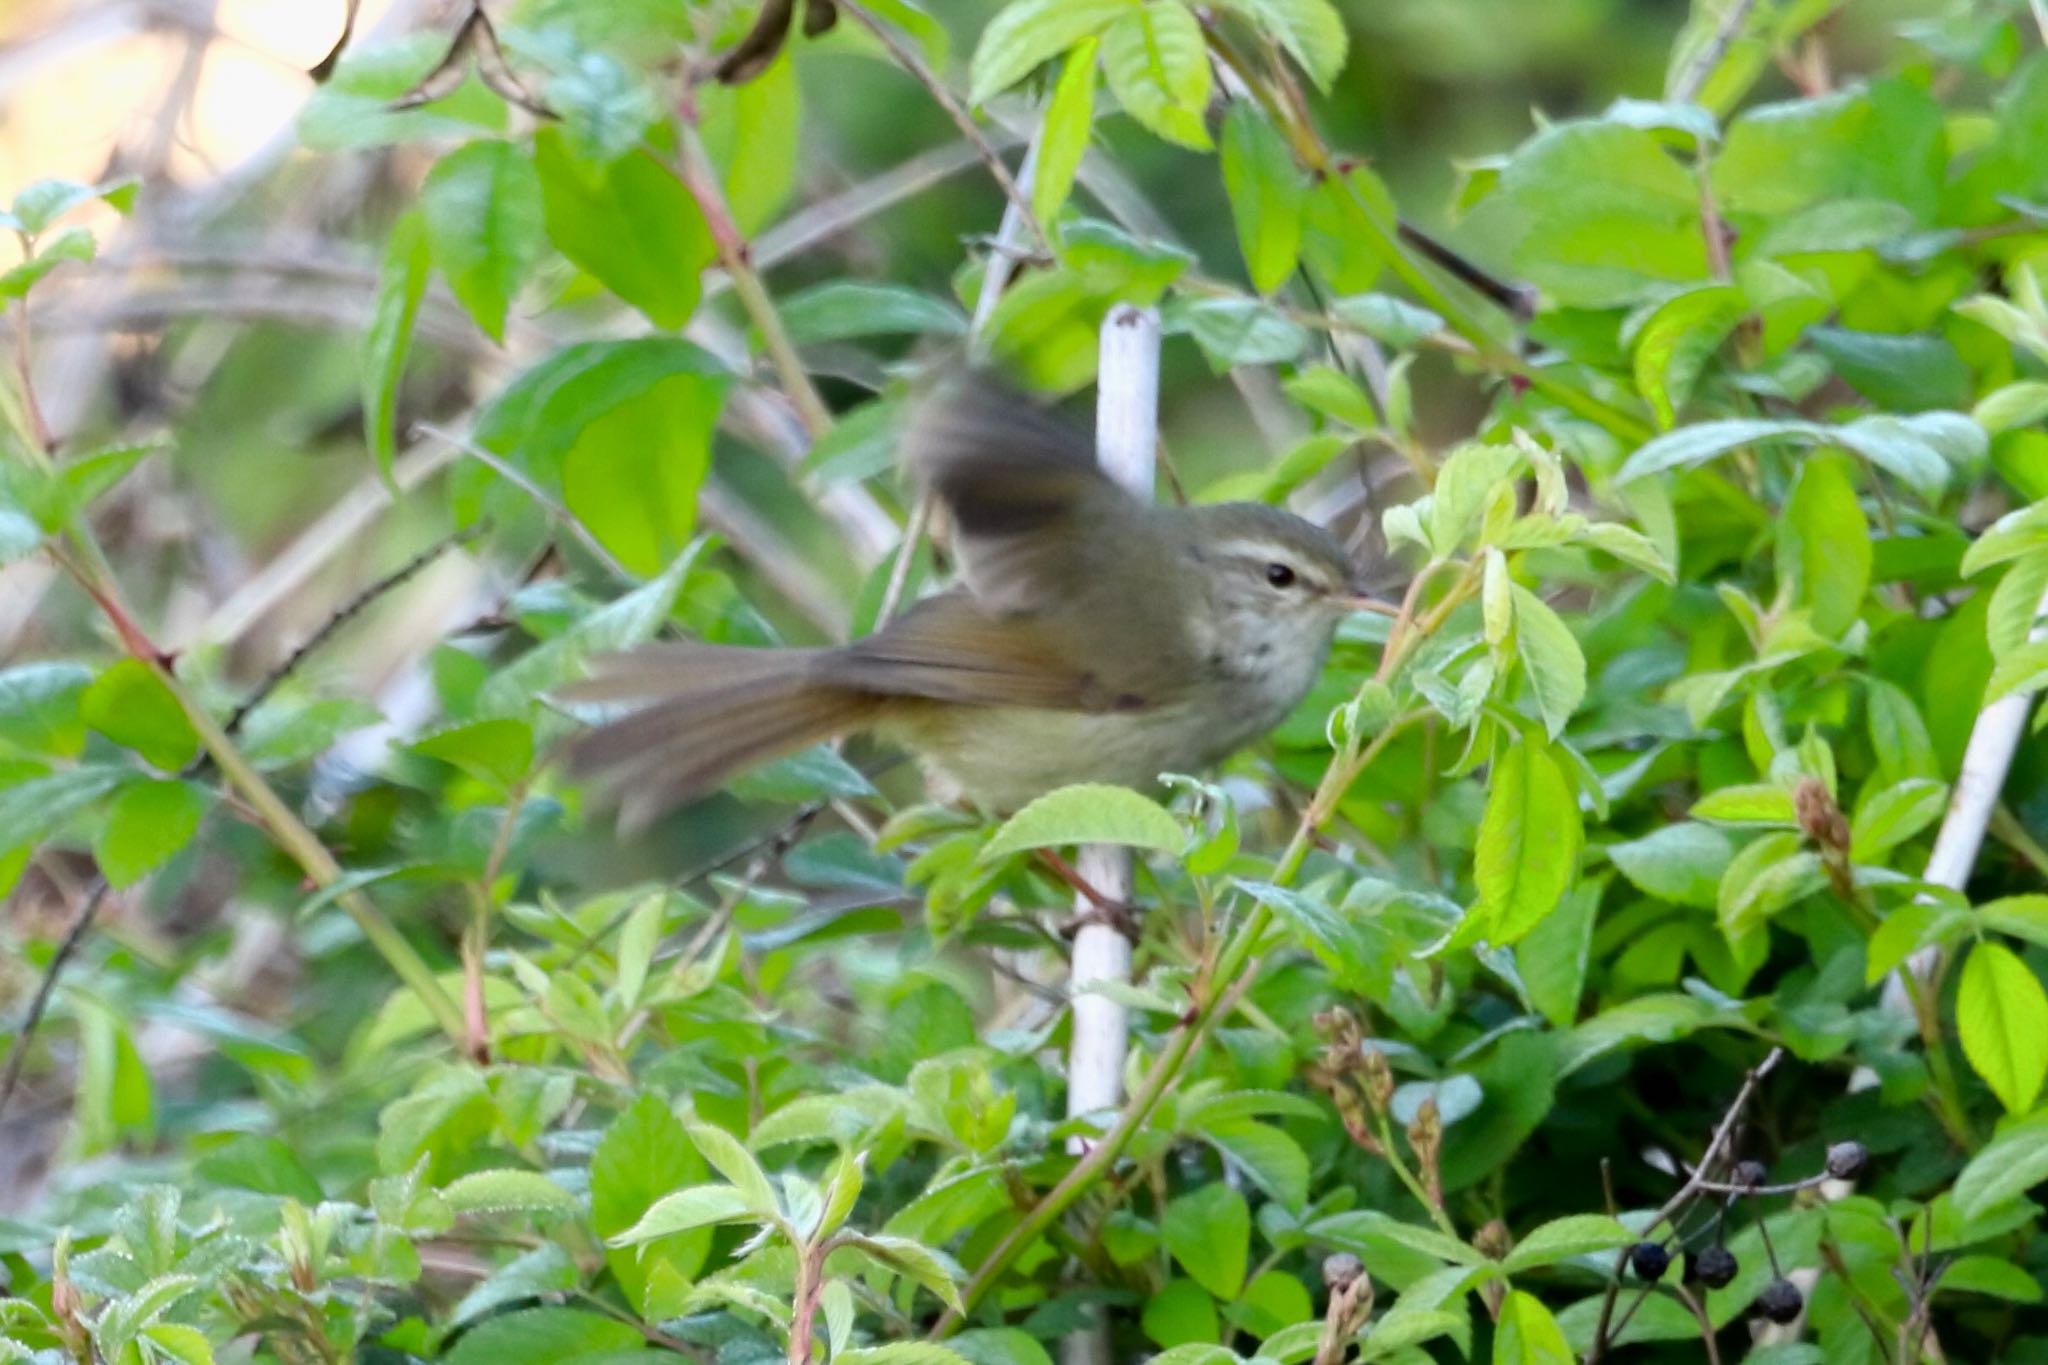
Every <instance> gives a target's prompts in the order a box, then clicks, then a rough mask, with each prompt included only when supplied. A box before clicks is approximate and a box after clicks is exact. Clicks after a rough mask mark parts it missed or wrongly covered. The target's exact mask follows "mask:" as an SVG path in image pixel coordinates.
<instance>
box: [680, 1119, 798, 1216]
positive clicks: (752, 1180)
mask: <svg viewBox="0 0 2048 1365" xmlns="http://www.w3.org/2000/svg"><path fill="white" fill-rule="evenodd" d="M688 1131H689V1134H690V1141H691V1142H693V1143H695V1144H696V1147H697V1152H698V1155H700V1156H702V1157H703V1158H704V1159H705V1160H706V1161H708V1162H710V1163H711V1169H713V1170H715V1171H717V1172H718V1173H719V1174H720V1175H722V1176H724V1177H725V1178H726V1179H727V1180H730V1181H731V1182H732V1183H733V1187H734V1188H735V1189H737V1190H738V1191H739V1192H740V1194H741V1195H742V1196H743V1197H744V1198H745V1199H746V1201H747V1207H748V1208H750V1209H752V1210H753V1211H754V1212H755V1213H756V1214H758V1215H762V1216H768V1215H772V1214H773V1213H774V1212H775V1211H776V1209H777V1207H778V1204H777V1201H776V1198H775V1187H774V1186H773V1185H771V1184H770V1183H769V1182H768V1174H767V1172H765V1171H763V1170H762V1169H761V1163H760V1162H758V1161H756V1160H755V1159H754V1154H753V1153H752V1152H750V1151H748V1150H747V1148H746V1144H745V1143H743V1142H741V1141H740V1140H739V1139H738V1138H736V1137H734V1136H733V1135H732V1134H731V1133H728V1132H726V1131H725V1129H723V1128H720V1127H719V1126H718V1125H716V1124H712V1123H693V1124H690V1125H689V1128H688Z"/></svg>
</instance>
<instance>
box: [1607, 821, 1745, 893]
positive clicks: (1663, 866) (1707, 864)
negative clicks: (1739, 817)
mask: <svg viewBox="0 0 2048 1365" xmlns="http://www.w3.org/2000/svg"><path fill="white" fill-rule="evenodd" d="M1607 856H1608V857H1609V858H1610V859H1612V860H1613V862H1614V865H1615V867H1616V868H1618V869H1620V871H1621V875H1622V876H1624V877H1626V878H1628V879H1629V881H1630V882H1631V883H1632V884H1634V886H1635V888H1636V889H1637V890H1638V891H1641V892H1643V893H1644V894H1645V895H1650V896H1655V897H1657V898H1658V899H1659V900H1666V901H1670V902H1671V903H1672V904H1674V905H1692V906H1698V907H1699V908H1701V909H1703V910H1711V909H1712V908H1713V906H1714V900H1715V896H1716V893H1717V891H1718V890H1719V888H1720V885H1721V874H1722V873H1724V872H1726V871H1727V870H1728V860H1729V859H1731V858H1733V857H1734V856H1735V845H1734V844H1732V843H1730V842H1729V839H1728V836H1727V835H1725V834H1723V833H1722V832H1721V831H1720V830H1718V829H1716V828H1714V827H1713V826H1712V825H1703V824H1700V823H1699V822H1697V821H1692V820H1681V821H1679V822H1678V823H1677V824H1672V825H1660V826H1659V827H1658V828H1656V829H1654V830H1651V831H1650V832H1649V833H1648V834H1646V835H1644V836H1643V837H1642V838H1640V839H1634V840H1630V841H1629V842H1627V843H1620V844H1611V845H1609V846H1608V849H1607Z"/></svg>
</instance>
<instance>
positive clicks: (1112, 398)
mask: <svg viewBox="0 0 2048 1365" xmlns="http://www.w3.org/2000/svg"><path fill="white" fill-rule="evenodd" d="M1095 395H1096V396H1095V458H1096V459H1097V460H1098V461H1100V462H1101V464H1102V467H1103V469H1104V470H1105V471H1107V473H1108V474H1109V476H1110V477H1111V478H1113V479H1115V480H1116V481H1117V482H1118V483H1120V484H1122V485H1123V486H1124V487H1126V488H1128V489H1130V490H1131V491H1132V492H1133V493H1135V494H1137V495H1138V496H1139V497H1141V498H1144V499H1146V500H1148V501H1149V500H1150V499H1151V497H1152V477H1153V470H1154V468H1155V461H1156V457H1157V452H1158V449H1159V314H1158V313H1157V312H1156V311H1155V310H1153V309H1150V308H1134V307H1131V306H1130V305H1129V304H1119V305H1117V306H1116V307H1115V308H1112V309H1110V310H1109V316H1108V317H1107V318H1105V319H1103V323H1102V343H1101V351H1100V360H1099V367H1098V374H1097V378H1096V390H1095ZM1077 870H1078V871H1079V872H1080V874H1081V877H1082V879H1083V880H1084V881H1086V882H1087V883H1088V885H1089V886H1091V887H1093V888H1094V889H1095V891H1096V893H1097V894H1098V895H1100V896H1102V897H1103V898H1104V899H1105V900H1111V901H1118V902H1123V903H1128V902H1129V901H1130V899H1131V891H1132V879H1131V853H1130V850H1129V849H1126V848H1118V847H1114V846H1109V845H1102V844H1094V845H1090V846H1089V847H1086V848H1084V849H1082V850H1081V856H1080V858H1079V859H1078V860H1077ZM1074 908H1075V910H1076V911H1077V912H1078V913H1081V914H1084V915H1085V914H1087V913H1088V912H1089V911H1090V910H1091V909H1093V906H1092V905H1091V904H1090V903H1089V901H1088V900H1087V899H1086V898H1085V897H1078V898H1076V900H1075V902H1074ZM1130 979H1131V941H1130V940H1129V939H1127V938H1125V937H1124V935H1123V931H1122V930H1121V929H1119V928H1118V927H1117V926H1115V925H1112V924H1104V923H1102V922H1101V921H1100V917H1099V916H1097V917H1095V918H1091V919H1090V920H1089V921H1088V922H1087V923H1085V924H1083V925H1082V926H1081V930H1080V932H1079V933H1078V934H1076V935H1075V936H1074V968H1073V974H1072V976H1071V978H1070V980H1069V990H1068V998H1069V999H1070V1000H1071V1002H1072V1008H1073V1011H1074V1031H1073V1041H1072V1043H1071V1044H1070V1045H1069V1049H1068V1053H1067V1116H1068V1117H1069V1118H1073V1117H1077V1116H1079V1115H1083V1114H1096V1113H1102V1112H1104V1111H1107V1110H1114V1109H1115V1108H1116V1107H1117V1105H1118V1104H1119V1103H1120V1102H1121V1101H1122V1099H1123V1075H1124V1061H1125V1059H1126V1058H1127V1057H1128V1056H1129V1055H1130V1047H1131V1026H1130V1013H1129V1011H1128V1010H1127V1009H1126V1008H1125V1006H1124V1004H1123V1002H1122V1001H1120V1000H1116V999H1113V998H1111V997H1110V996H1109V995H1106V994H1104V993H1103V992H1102V990H1101V987H1102V986H1104V985H1108V984H1111V983H1117V982H1128V981H1129V980H1130ZM1086 1147H1087V1140H1086V1139H1085V1138H1073V1139H1069V1142H1068V1150H1070V1151H1074V1152H1080V1151H1083V1150H1085V1149H1086ZM1109 1358H1110V1355H1109V1334H1108V1330H1107V1328H1106V1326H1104V1325H1100V1324H1098V1325H1097V1326H1096V1327H1095V1328H1093V1329H1083V1330H1080V1331H1076V1332H1070V1333H1068V1334H1067V1336H1066V1337H1065V1338H1064V1339H1063V1340H1062V1341H1061V1342H1060V1360H1061V1362H1062V1365H1106V1362H1108V1360H1109Z"/></svg>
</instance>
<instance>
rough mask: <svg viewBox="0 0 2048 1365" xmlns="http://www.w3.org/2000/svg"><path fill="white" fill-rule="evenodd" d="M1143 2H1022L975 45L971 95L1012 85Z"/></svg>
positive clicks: (979, 99)
mask: <svg viewBox="0 0 2048 1365" xmlns="http://www.w3.org/2000/svg"><path fill="white" fill-rule="evenodd" d="M1137 3H1138V0H1016V3H1014V4H1010V5H1006V6H1004V7H1003V8H1002V10H1001V11H999V12H998V13H997V15H996V17H995V18H993V19H991V20H990V21H989V25H988V27H987V28H985V29H983V30H982V32H981V41H980V43H978V44H977V45H976V46H975V49H974V62H973V66H972V72H973V79H972V83H971V85H970V87H969V90H968V99H969V100H970V101H972V102H973V103H975V104H981V103H983V102H985V101H986V100H987V99H988V98H989V97H990V96H991V95H996V94H999V93H1001V92H1002V91H1004V90H1007V89H1009V88H1010V87H1011V86H1013V85H1015V84H1016V83H1017V82H1018V81H1020V80H1023V79H1024V77H1026V76H1028V75H1030V74H1031V72H1032V71H1033V70H1034V69H1036V68H1037V67H1038V66H1039V65H1040V64H1041V63H1043V62H1047V61H1050V60H1051V59H1053V58H1054V57H1057V56H1059V55H1060V54H1061V53H1062V52H1065V51H1067V50H1068V49H1069V48H1071V47H1073V46H1074V45H1075V44H1076V43H1079V42H1080V41H1082V40H1083V39H1085V38H1089V37H1092V36H1093V35H1094V34H1096V33H1099V32H1101V30H1102V29H1103V27H1104V26H1105V25H1107V24H1108V23H1110V22H1111V21H1112V20H1115V19H1118V18H1121V17H1124V16H1127V15H1129V14H1130V12H1131V11H1132V10H1133V9H1134V8H1136V6H1137Z"/></svg>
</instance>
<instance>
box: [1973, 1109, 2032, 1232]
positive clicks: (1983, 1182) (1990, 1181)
mask: <svg viewBox="0 0 2048 1365" xmlns="http://www.w3.org/2000/svg"><path fill="white" fill-rule="evenodd" d="M2044 1180H2048V1113H2040V1114H2030V1115H2028V1116H2027V1117H2026V1118H2024V1119H2020V1120H2018V1121H2017V1122H2014V1123H2011V1124H2008V1125H2006V1126H2005V1127H2004V1128H2003V1129H2002V1130H2001V1131H2000V1132H1999V1134H1998V1135H1997V1136H1996V1137H1994V1138H1992V1139H1991V1141H1990V1142H1988V1143H1986V1144H1985V1145H1984V1149H1983V1150H1982V1151H1980V1152H1978V1153H1977V1154H1976V1155H1975V1156H1973V1157H1971V1158H1970V1161H1969V1164H1968V1165H1966V1166H1964V1167H1963V1170H1962V1174H1960V1175H1958V1176H1957V1177H1956V1183H1955V1191H1954V1197H1955V1203H1956V1210H1957V1212H1959V1213H1961V1214H1962V1215H1963V1216H1964V1217H1965V1218H1982V1217H1983V1216H1984V1215H1985V1214H1988V1213H1990V1212H1991V1211H1992V1210H1993V1209H1996V1208H1998V1207H2000V1206H2001V1205H2005V1204H2009V1203H2011V1202H2012V1201H2013V1200H2016V1199H2018V1198H2019V1197H2020V1196H2021V1195H2023V1194H2025V1193H2026V1192H2027V1191H2028V1190H2030V1189H2032V1188H2033V1187H2034V1186H2036V1185H2038V1184H2040V1183H2041V1182H2042V1181H2044Z"/></svg>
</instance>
